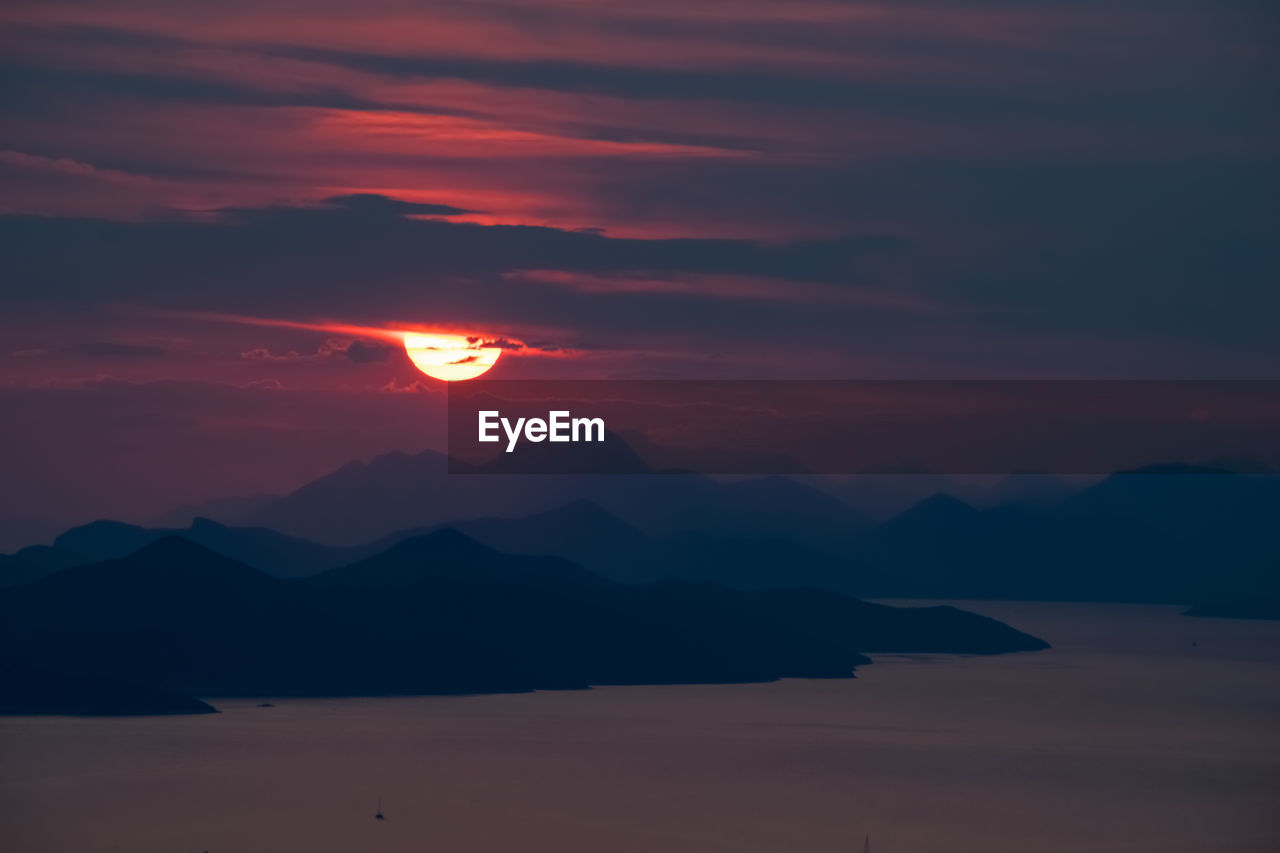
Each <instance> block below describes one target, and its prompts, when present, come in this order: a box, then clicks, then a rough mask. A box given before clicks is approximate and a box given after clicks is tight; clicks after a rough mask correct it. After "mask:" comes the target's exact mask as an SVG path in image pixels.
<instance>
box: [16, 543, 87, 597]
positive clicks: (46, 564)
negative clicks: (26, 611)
mask: <svg viewBox="0 0 1280 853" xmlns="http://www.w3.org/2000/svg"><path fill="white" fill-rule="evenodd" d="M84 562H86V560H85V558H84V557H82V556H81V555H79V554H75V553H72V552H70V551H66V550H64V549H61V548H51V547H50V546H48V545H32V546H31V547H29V548H23V549H22V550H20V551H18V552H17V553H16V554H0V587H5V586H18V585H19V584H24V583H30V582H31V581H33V580H36V579H37V578H42V577H44V576H46V575H51V574H53V573H54V572H59V571H62V570H63V569H66V568H69V567H71V566H77V565H80V564H82V563H84Z"/></svg>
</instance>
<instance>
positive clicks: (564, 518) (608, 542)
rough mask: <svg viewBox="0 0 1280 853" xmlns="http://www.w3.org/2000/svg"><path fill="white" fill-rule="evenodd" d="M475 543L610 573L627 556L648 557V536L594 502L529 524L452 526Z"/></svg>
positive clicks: (506, 521)
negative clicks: (557, 558)
mask: <svg viewBox="0 0 1280 853" xmlns="http://www.w3.org/2000/svg"><path fill="white" fill-rule="evenodd" d="M451 526H452V527H454V528H455V529H457V530H459V531H461V532H462V533H465V534H466V535H467V536H470V537H471V538H472V539H476V540H478V541H480V542H483V543H485V544H486V545H489V546H490V547H492V548H496V549H498V550H499V551H506V552H507V553H510V554H549V555H553V556H557V557H563V558H565V559H567V560H572V561H574V562H575V563H580V564H582V565H584V566H586V567H587V568H590V569H592V570H594V571H599V572H605V573H606V574H607V573H608V572H607V571H606V569H607V568H608V567H609V566H611V565H613V564H614V563H615V562H616V561H617V560H618V559H619V556H620V555H622V554H634V553H643V552H645V551H646V550H647V549H648V548H649V547H650V545H651V544H652V543H651V540H650V538H649V537H648V536H646V535H645V534H644V533H642V532H641V531H640V530H638V529H637V528H635V527H633V526H632V525H630V524H628V523H627V522H625V521H623V520H622V519H621V518H618V517H617V516H616V515H614V514H613V513H611V512H608V511H607V510H605V509H604V508H603V507H601V506H599V505H598V504H596V503H593V502H591V501H589V500H585V499H578V500H575V501H571V502H569V503H567V504H564V505H563V506H558V507H555V508H554V509H549V510H547V511H546V512H540V513H535V514H533V515H529V516H524V517H523V518H493V517H489V518H477V519H472V520H469V521H459V522H455V523H454V524H452V525H451Z"/></svg>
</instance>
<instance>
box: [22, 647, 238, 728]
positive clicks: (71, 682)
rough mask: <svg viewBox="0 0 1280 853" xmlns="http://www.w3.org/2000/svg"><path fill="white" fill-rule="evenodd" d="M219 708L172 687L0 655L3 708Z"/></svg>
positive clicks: (116, 713) (113, 711)
mask: <svg viewBox="0 0 1280 853" xmlns="http://www.w3.org/2000/svg"><path fill="white" fill-rule="evenodd" d="M215 713H217V712H216V711H215V710H214V709H213V708H212V707H211V706H210V705H207V704H206V703H204V702H201V701H200V700H199V699H193V698H191V697H190V696H183V695H182V694H180V693H175V692H174V691H172V690H164V689H161V688H156V687H148V686H145V685H140V684H134V683H130V682H126V681H119V680H116V679H112V678H104V677H102V676H97V675H92V674H81V673H68V672H63V673H52V672H47V671H44V670H40V669H33V668H32V667H29V666H23V665H22V664H17V663H13V662H10V661H0V714H25V715H34V714H65V715H74V716H81V717H124V716H140V715H159V714H215Z"/></svg>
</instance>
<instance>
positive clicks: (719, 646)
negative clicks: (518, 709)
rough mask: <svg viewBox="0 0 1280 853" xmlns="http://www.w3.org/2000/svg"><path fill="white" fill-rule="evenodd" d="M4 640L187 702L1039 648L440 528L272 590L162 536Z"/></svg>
mask: <svg viewBox="0 0 1280 853" xmlns="http://www.w3.org/2000/svg"><path fill="white" fill-rule="evenodd" d="M867 608H871V609H870V610H869V609H867ZM806 613H807V615H806ZM851 620H853V621H852V622H851ZM859 620H860V621H859ZM855 623H856V624H855ZM0 624H2V625H3V626H4V628H3V633H2V634H0V656H3V657H4V658H6V659H9V660H12V661H15V662H16V663H18V664H20V665H22V666H25V667H30V668H34V669H39V670H42V671H47V672H55V673H77V674H78V675H87V676H92V677H94V678H101V679H109V680H116V681H129V682H137V683H144V684H151V685H156V686H158V687H161V688H164V689H171V690H180V691H182V692H184V693H189V694H195V695H262V694H275V695H282V694H286V695H287V694H295V695H340V694H386V693H453V692H500V691H511V690H528V689H535V688H565V687H582V686H586V685H589V684H606V683H650V682H663V683H679V682H714V681H753V680H767V679H773V678H778V677H783V676H804V677H846V676H848V675H850V674H851V671H852V668H853V667H855V666H857V665H858V664H861V663H865V662H866V658H865V657H863V656H862V655H861V654H859V652H858V645H859V643H866V644H868V645H869V646H886V647H893V646H894V645H897V644H905V646H906V647H910V649H911V650H917V649H920V648H924V649H925V650H928V651H933V652H948V651H957V652H960V651H963V652H996V651H1013V650H1021V649H1028V648H1037V647H1039V641H1036V640H1034V638H1028V637H1027V636H1026V635H1023V634H1020V633H1019V632H1016V631H1013V630H1012V629H1009V628H1007V626H1000V627H999V630H996V629H994V628H993V625H994V623H989V622H988V621H986V620H983V621H972V620H968V621H966V620H956V619H955V618H954V616H947V617H946V618H945V619H941V618H937V617H930V616H929V615H927V614H926V615H924V616H921V614H920V612H916V611H910V610H897V609H894V608H877V607H875V606H872V605H864V604H862V603H859V602H854V601H852V600H851V599H848V598H846V597H844V596H840V595H838V594H835V593H825V592H816V591H811V592H807V593H803V594H802V593H798V592H794V591H792V592H789V593H785V594H782V593H779V594H776V596H775V594H773V593H742V592H738V591H734V590H731V589H728V588H726V587H719V586H714V585H709V584H689V583H683V582H678V581H670V582H664V583H660V584H650V585H642V586H627V585H623V584H618V583H614V582H611V581H607V580H605V579H603V578H600V577H598V576H596V575H593V574H592V573H589V572H587V571H585V570H584V569H581V568H580V567H578V566H576V565H574V564H572V563H569V562H567V561H564V560H560V559H557V558H550V557H529V556H515V555H507V554H502V553H500V552H497V551H495V550H493V549H491V548H488V547H486V546H484V545H481V544H479V543H477V542H474V541H473V540H470V539H469V538H467V537H466V536H464V535H462V534H460V533H458V532H456V531H437V532H435V533H432V534H428V535H425V536H421V537H415V538H413V539H409V540H406V541H404V542H402V543H400V544H398V545H396V546H394V547H393V548H391V549H390V550H388V551H387V552H385V553H383V554H380V555H377V556H375V557H372V558H369V559H366V560H363V561H360V562H358V563H355V564H353V565H351V566H347V567H344V568H342V569H337V570H333V571H331V572H328V573H326V574H324V575H321V576H319V577H317V578H315V579H313V580H308V581H284V580H279V579H275V578H272V577H270V576H268V575H266V574H264V573H262V572H259V571H257V570H255V569H252V568H249V567H248V566H245V565H243V564H241V563H239V562H236V561H234V560H231V559H228V558H226V557H223V556H220V555H217V554H214V553H213V552H211V551H209V550H207V549H205V548H202V547H200V546H198V545H196V544H194V543H191V542H189V541H187V540H185V539H183V538H181V537H176V536H168V537H164V538H162V539H159V540H157V541H155V542H153V543H151V544H149V545H147V546H146V547H144V548H142V549H141V550H139V551H137V552H135V553H133V554H130V555H128V556H126V557H123V558H120V559H116V560H109V561H105V562H101V563H95V564H92V565H87V566H79V567H75V568H70V569H66V570H64V571H62V572H59V573H57V574H55V575H52V576H50V577H46V578H43V579H41V580H37V581H35V582H32V583H30V584H27V585H25V586H22V587H18V588H14V589H7V590H3V591H0ZM925 647H927V648H925Z"/></svg>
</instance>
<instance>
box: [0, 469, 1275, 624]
mask: <svg viewBox="0 0 1280 853" xmlns="http://www.w3.org/2000/svg"><path fill="white" fill-rule="evenodd" d="M446 466H447V460H446V458H445V457H443V456H441V455H440V454H435V453H430V452H428V453H422V454H418V455H415V456H410V455H406V454H389V455H386V456H382V457H378V458H377V459H375V460H373V461H372V462H369V463H351V464H349V465H346V466H343V467H342V468H340V469H338V470H337V471H335V472H333V473H332V474H330V475H327V476H325V477H322V478H320V479H319V480H316V481H314V482H312V483H310V484H308V485H306V486H304V487H302V488H301V489H299V490H297V491H296V492H293V493H291V494H289V495H286V496H284V497H281V498H278V499H275V500H268V501H267V502H266V503H265V504H260V503H257V502H251V503H254V508H252V509H251V510H250V511H249V512H248V515H249V521H246V522H245V523H244V525H243V526H227V525H224V524H220V523H218V522H215V521H211V520H209V519H204V518H197V519H195V520H194V521H193V522H192V523H191V525H190V526H189V527H185V528H164V527H160V528H141V527H136V526H131V525H125V524H121V523H119V522H107V521H102V522H94V523H92V524H89V525H84V526H82V527H78V528H74V529H72V530H69V531H67V532H65V533H64V534H62V535H61V536H58V537H57V538H56V539H55V540H54V544H53V546H52V547H51V548H46V547H38V548H28V549H24V550H23V551H21V552H19V553H17V554H14V555H8V556H0V585H3V584H9V585H12V584H16V583H21V582H25V581H29V580H31V579H34V578H37V577H40V576H42V575H45V574H49V573H51V572H53V571H57V570H58V569H61V568H66V567H68V566H72V565H77V564H83V563H86V562H91V561H95V560H103V559H109V558H113V557H119V556H123V555H124V554H127V553H130V552H131V551H134V550H136V549H138V548H140V547H142V546H143V545H145V544H147V543H148V542H152V541H155V540H156V539H158V538H160V537H162V536H165V535H170V534H176V535H179V536H182V537H183V538H185V539H188V540H190V541H192V542H196V543H198V544H201V545H203V546H205V547H207V548H209V549H210V550H212V551H215V552H217V553H219V554H222V555H224V556H227V557H231V558H233V559H236V560H239V561H241V562H243V563H245V564H247V565H250V566H253V567H255V568H258V569H261V570H262V571H264V572H267V573H269V574H272V575H274V576H277V577H281V578H297V577H306V576H310V575H314V574H317V573H319V572H321V571H325V570H328V569H333V568H336V567H339V566H345V565H349V564H351V563H355V562H357V561H359V560H362V559H365V558H368V557H372V556H373V555H375V554H378V553H381V552H383V551H385V550H386V549H388V548H390V547H391V546H393V545H395V544H396V543H397V542H400V541H402V540H404V539H407V538H410V537H413V536H417V535H420V534H423V533H427V532H431V531H434V530H438V529H440V528H441V527H444V526H450V527H453V528H455V529H457V530H459V531H461V532H463V533H465V534H467V535H468V536H470V537H471V538H473V539H475V540H477V541H480V542H483V543H485V544H487V545H489V546H491V547H493V548H496V549H498V550H500V551H503V552H507V553H511V554H535V555H545V556H553V557H561V558H563V559H566V560H570V561H573V562H575V563H578V564H580V565H582V566H583V567H585V568H587V569H589V570H591V571H594V572H597V573H599V574H602V575H605V576H607V577H610V578H613V579H615V580H621V581H630V582H640V581H655V580H659V579H662V578H668V577H670V578H678V579H684V580H693V581H712V582H716V583H722V584H726V585H729V586H734V587H739V588H742V589H768V588H775V587H788V586H796V585H807V586H818V587H824V588H829V589H832V590H836V591H840V592H845V593H849V594H853V595H858V596H861V597H923V598H1004V599H1037V600H1040V599H1049V600H1100V601H1153V602H1173V603H1184V604H1185V603H1194V602H1203V601H1224V600H1248V599H1250V598H1253V597H1258V596H1262V597H1272V598H1274V597H1277V596H1280V573H1277V571H1276V566H1277V565H1278V564H1280V559H1278V558H1277V555H1280V532H1278V531H1280V525H1277V524H1276V523H1275V522H1274V520H1275V519H1276V518H1280V476H1275V475H1243V474H1233V473H1228V472H1226V471H1224V470H1220V469H1210V468H1195V467H1192V466H1185V465H1181V466H1178V465H1174V466H1158V467H1153V468H1148V469H1142V470H1141V471H1138V472H1124V473H1119V474H1116V475H1113V476H1111V477H1108V478H1106V479H1104V480H1102V481H1100V482H1097V483H1095V484H1094V485H1091V486H1089V487H1087V488H1083V489H1069V488H1067V487H1066V486H1065V484H1063V483H1062V482H1061V481H1056V480H1054V479H1053V478H1046V477H1043V476H1026V477H1013V478H1009V479H1008V481H1007V482H1001V483H998V484H996V486H995V487H994V488H992V489H991V490H990V491H991V493H992V494H1000V495H1005V496H1007V497H1009V498H1010V501H1011V502H1009V503H1004V504H1000V505H997V506H993V507H990V508H987V509H978V508H976V507H974V506H971V505H969V504H967V503H965V502H963V501H961V500H959V499H957V498H954V497H951V496H949V495H946V494H942V493H940V494H937V495H934V496H933V497H930V498H927V499H925V500H923V501H919V502H917V503H915V504H914V505H911V506H909V507H908V508H906V509H905V510H904V511H902V512H900V513H898V514H897V515H895V516H893V517H891V518H889V519H888V520H886V521H881V522H879V523H876V522H873V521H872V520H871V519H869V518H868V517H867V516H866V515H865V514H863V513H861V512H858V511H856V510H854V509H852V508H851V507H850V505H849V502H848V501H847V500H845V499H844V498H842V497H841V494H842V493H843V492H849V491H852V490H854V488H855V484H854V483H852V482H851V483H847V484H844V485H841V486H836V487H831V488H827V489H823V488H818V487H816V485H813V484H811V483H812V482H813V481H809V482H804V481H797V480H794V479H789V478H785V477H762V478H756V479H749V480H739V481H736V482H721V481H717V480H713V479H710V478H706V477H701V476H697V475H679V474H670V475H658V474H655V475H645V474H635V475H598V476H596V475H578V476H570V475H498V474H484V475H459V474H453V475H450V474H448V473H446V470H447V467H446ZM925 479H926V480H928V481H930V482H933V479H932V478H930V477H928V476H926V477H925ZM886 487H887V484H886V483H885V482H883V481H881V480H880V479H879V478H875V479H874V488H876V489H880V488H886ZM321 543H327V544H321Z"/></svg>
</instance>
